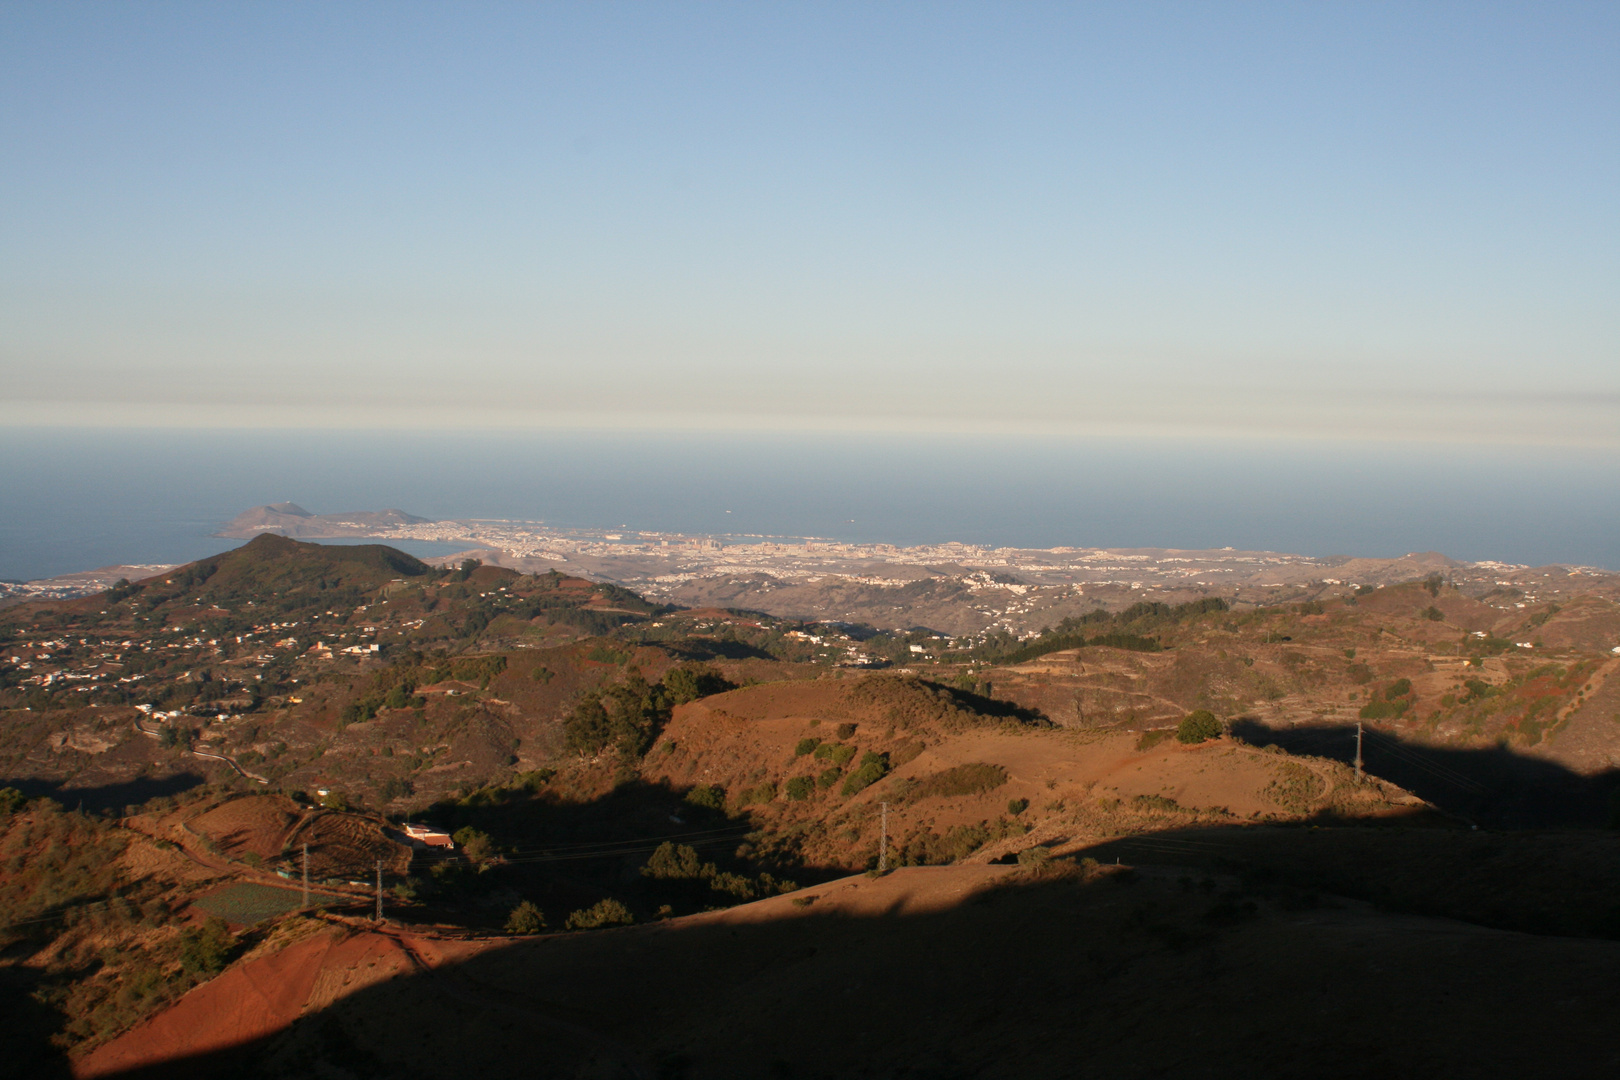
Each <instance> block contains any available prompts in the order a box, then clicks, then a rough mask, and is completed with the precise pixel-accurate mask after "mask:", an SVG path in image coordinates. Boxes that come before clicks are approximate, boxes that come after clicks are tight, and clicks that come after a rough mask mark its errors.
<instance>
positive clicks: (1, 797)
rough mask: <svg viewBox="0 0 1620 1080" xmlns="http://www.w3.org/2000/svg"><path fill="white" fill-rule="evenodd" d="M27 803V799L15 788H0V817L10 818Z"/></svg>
mask: <svg viewBox="0 0 1620 1080" xmlns="http://www.w3.org/2000/svg"><path fill="white" fill-rule="evenodd" d="M27 803H28V797H27V796H26V795H24V794H23V793H22V792H20V791H18V790H17V789H16V788H14V787H8V788H0V817H10V816H11V815H12V814H15V813H16V812H17V811H18V810H21V809H22V808H23V807H24V806H26V805H27Z"/></svg>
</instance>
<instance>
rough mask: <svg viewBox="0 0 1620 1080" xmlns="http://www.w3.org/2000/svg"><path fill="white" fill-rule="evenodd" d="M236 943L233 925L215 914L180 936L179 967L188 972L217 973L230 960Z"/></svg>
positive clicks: (198, 974)
mask: <svg viewBox="0 0 1620 1080" xmlns="http://www.w3.org/2000/svg"><path fill="white" fill-rule="evenodd" d="M235 946H236V939H235V938H234V937H232V936H231V930H230V927H229V926H227V925H226V924H225V920H224V919H221V918H218V917H217V916H216V917H214V918H211V919H209V920H208V921H207V922H205V923H203V924H202V925H201V926H194V927H192V928H191V929H189V930H187V931H185V932H184V933H182V934H181V935H180V966H181V967H182V968H183V969H184V970H185V971H186V973H187V974H189V975H197V976H200V977H202V978H208V977H209V976H211V975H217V974H219V973H220V972H221V971H223V970H225V965H226V964H228V963H230V958H231V950H232V949H233V948H234V947H235Z"/></svg>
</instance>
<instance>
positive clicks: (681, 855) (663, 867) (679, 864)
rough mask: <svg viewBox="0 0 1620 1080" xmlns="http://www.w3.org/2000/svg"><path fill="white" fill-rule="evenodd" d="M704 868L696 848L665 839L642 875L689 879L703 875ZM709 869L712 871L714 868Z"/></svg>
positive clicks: (665, 879)
mask: <svg viewBox="0 0 1620 1080" xmlns="http://www.w3.org/2000/svg"><path fill="white" fill-rule="evenodd" d="M704 869H705V867H704V865H703V863H702V862H701V861H700V860H699V859H698V853H697V849H696V848H694V847H691V846H689V845H687V844H677V843H675V842H673V841H670V840H665V841H664V842H663V843H662V844H659V845H658V849H657V850H656V851H654V852H653V853H652V858H650V859H648V860H647V865H646V866H643V867H642V868H641V876H642V877H650V878H658V879H660V880H663V881H689V880H691V879H692V878H699V877H702V876H703V871H704ZM708 869H709V870H710V871H712V870H713V869H714V868H713V867H708Z"/></svg>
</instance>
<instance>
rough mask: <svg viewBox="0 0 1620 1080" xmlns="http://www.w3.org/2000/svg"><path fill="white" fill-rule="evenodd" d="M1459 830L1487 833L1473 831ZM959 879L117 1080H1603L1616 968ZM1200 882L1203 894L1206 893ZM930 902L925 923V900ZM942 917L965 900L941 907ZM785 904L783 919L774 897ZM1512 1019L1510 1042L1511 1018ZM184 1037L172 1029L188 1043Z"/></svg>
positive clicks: (1619, 960)
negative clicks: (1193, 1079)
mask: <svg viewBox="0 0 1620 1080" xmlns="http://www.w3.org/2000/svg"><path fill="white" fill-rule="evenodd" d="M1462 835H1468V834H1467V833H1466V832H1464V833H1463V834H1462ZM964 869H966V868H930V869H915V870H906V871H900V872H897V873H896V874H894V875H892V876H891V877H890V878H888V879H886V880H884V881H882V882H876V883H870V882H863V883H862V886H863V887H865V888H869V889H870V890H871V893H870V894H869V895H871V897H872V900H871V902H870V903H868V904H867V905H866V906H865V907H863V908H861V909H859V911H858V912H857V911H854V910H837V911H830V912H818V911H817V908H816V905H815V903H814V902H813V901H821V902H824V903H832V902H834V901H833V900H832V899H830V898H831V897H833V896H834V895H836V894H835V893H834V892H833V891H832V890H833V889H844V888H847V883H846V884H840V885H836V886H831V887H822V888H819V889H809V890H806V891H805V895H804V896H803V897H802V899H804V900H806V901H807V902H808V903H807V906H804V907H799V908H793V907H787V906H785V905H783V906H782V907H781V909H780V910H779V911H777V912H776V913H775V915H774V917H771V918H762V919H754V920H746V919H722V918H705V919H700V920H691V921H686V922H682V923H669V924H659V925H656V926H652V927H643V928H630V929H624V930H612V931H601V932H592V933H585V934H571V935H552V936H549V937H541V938H534V939H523V940H520V941H516V942H514V943H512V944H510V945H504V946H496V947H494V948H491V949H489V950H487V951H484V952H482V953H479V954H477V955H474V956H472V957H470V958H468V959H466V960H464V961H462V962H460V963H455V964H447V965H444V966H442V967H439V968H437V969H435V970H433V971H431V972H422V973H418V974H416V975H412V976H406V977H396V978H393V979H390V980H385V981H382V982H379V983H374V984H372V985H371V986H369V987H366V988H364V989H360V990H358V991H357V992H355V993H353V994H350V995H349V996H347V997H344V998H342V999H341V1000H339V1001H337V1002H336V1003H335V1004H333V1005H331V1006H329V1007H327V1008H325V1009H324V1010H321V1011H319V1012H316V1013H313V1014H311V1015H307V1016H304V1017H302V1018H300V1019H298V1020H297V1021H295V1022H293V1023H291V1024H289V1025H288V1026H286V1027H284V1028H282V1029H281V1030H279V1031H276V1032H274V1033H272V1034H269V1035H266V1036H264V1037H261V1038H258V1039H254V1040H252V1041H250V1042H248V1043H245V1044H242V1045H239V1046H236V1047H232V1048H231V1049H229V1050H226V1051H222V1052H219V1053H214V1054H201V1055H196V1056H192V1057H189V1058H181V1059H178V1060H173V1059H171V1060H168V1061H164V1062H162V1063H160V1064H153V1065H150V1066H148V1067H146V1068H140V1069H132V1070H129V1071H126V1072H123V1073H120V1074H118V1075H120V1076H123V1077H130V1078H137V1077H138V1078H145V1077H159V1076H162V1077H197V1078H201V1077H215V1076H220V1077H224V1076H232V1077H235V1076H327V1075H330V1076H336V1075H346V1076H354V1077H394V1076H411V1077H431V1076H479V1077H482V1078H486V1080H504V1078H506V1077H514V1078H515V1077H519V1076H522V1077H535V1076H539V1077H559V1078H564V1077H567V1078H573V1077H579V1078H584V1077H593V1078H610V1077H612V1078H617V1077H626V1078H628V1077H636V1078H649V1080H652V1078H659V1080H708V1078H721V1077H724V1078H732V1077H738V1078H748V1077H760V1078H772V1077H775V1078H782V1077H786V1078H832V1077H843V1076H853V1075H860V1076H868V1077H895V1078H902V1077H903V1078H908V1080H915V1078H939V1080H945V1078H958V1077H960V1078H966V1077H979V1076H1006V1077H1048V1076H1050V1077H1059V1076H1061V1077H1099V1078H1101V1077H1110V1078H1112V1077H1131V1078H1134V1077H1149V1076H1155V1077H1162V1076H1193V1075H1196V1076H1206V1077H1234V1078H1235V1077H1244V1078H1248V1077H1252V1076H1257V1075H1258V1076H1283V1075H1294V1076H1297V1075H1309V1074H1319V1075H1324V1076H1346V1077H1361V1076H1366V1077H1390V1076H1393V1077H1405V1076H1412V1077H1425V1076H1430V1075H1453V1076H1457V1075H1466V1076H1504V1077H1507V1076H1512V1077H1517V1076H1522V1075H1533V1074H1539V1075H1562V1076H1576V1077H1585V1076H1600V1075H1606V1074H1607V1070H1608V1069H1609V1068H1610V1066H1611V1065H1612V1057H1613V1054H1614V1049H1613V1040H1612V1017H1611V1016H1610V1015H1609V1013H1608V1011H1607V1009H1606V1008H1605V1007H1604V1005H1603V1004H1599V1005H1597V1006H1594V1007H1580V1006H1578V1005H1572V1002H1579V1001H1584V1000H1592V1001H1594V1002H1599V1003H1607V1002H1609V1001H1612V1000H1614V998H1615V997H1616V995H1617V994H1620V945H1617V944H1614V943H1608V942H1591V941H1588V942H1570V941H1567V940H1565V939H1560V938H1551V937H1540V938H1538V937H1532V936H1527V935H1502V934H1494V933H1492V932H1489V931H1483V930H1476V929H1472V928H1461V929H1459V926H1458V924H1456V923H1451V922H1444V923H1414V922H1411V921H1408V922H1406V923H1403V924H1401V932H1400V933H1398V934H1391V932H1390V924H1389V923H1388V920H1387V918H1384V917H1381V916H1377V915H1376V914H1373V913H1370V912H1367V911H1364V910H1363V911H1360V912H1355V911H1348V910H1346V909H1345V908H1344V906H1343V905H1342V904H1337V903H1336V902H1334V901H1332V900H1331V899H1319V900H1318V902H1317V905H1316V906H1315V907H1307V906H1305V905H1304V904H1303V902H1295V901H1291V900H1290V899H1289V898H1288V897H1287V896H1285V895H1283V894H1281V893H1280V892H1279V891H1278V890H1276V889H1275V888H1271V887H1268V886H1263V885H1262V886H1256V885H1255V884H1254V883H1253V881H1252V878H1253V875H1248V876H1247V877H1245V876H1244V875H1239V874H1232V873H1221V874H1219V875H1216V876H1211V877H1209V878H1207V879H1206V880H1207V881H1208V882H1209V885H1208V887H1207V888H1206V887H1205V886H1204V885H1203V884H1201V883H1199V882H1196V881H1193V882H1191V884H1190V885H1189V884H1188V883H1186V882H1183V881H1181V880H1178V878H1177V876H1176V873H1175V872H1174V871H1168V872H1166V871H1159V870H1155V869H1153V868H1151V867H1145V866H1144V867H1142V868H1141V869H1139V870H1136V871H1133V870H1131V869H1130V868H1129V867H1121V868H1119V869H1117V870H1116V869H1114V868H1112V867H1100V868H1092V869H1091V870H1089V871H1088V870H1083V869H1081V868H1079V867H1074V866H1071V867H1067V868H1065V869H1062V870H1055V869H1052V868H1049V869H1048V870H1047V871H1046V872H1044V873H1043V874H1040V875H1031V874H1023V875H1021V876H1018V877H1016V878H1014V879H1011V880H1007V881H1005V882H1003V883H1000V884H994V885H991V886H989V887H985V888H976V887H974V886H972V885H971V884H967V882H969V881H970V880H975V879H971V878H970V877H968V876H965V875H963V874H962V873H961V871H962V870H964ZM1189 880H1190V879H1189ZM924 895H925V896H931V897H933V898H934V901H933V902H931V903H924V904H922V905H921V906H918V905H916V904H913V903H910V902H909V901H908V900H907V897H908V896H910V897H916V896H924ZM943 896H949V897H952V898H954V899H950V900H949V901H948V902H945V903H940V902H938V901H939V900H940V898H941V897H943ZM778 904H779V905H781V904H782V902H780V901H779V902H778ZM1506 1008H1511V1010H1512V1016H1513V1021H1512V1023H1504V1022H1503V1019H1502V1014H1503V1010H1504V1009H1506ZM171 1027H172V1029H173V1030H175V1031H181V1032H183V1029H182V1028H181V1027H180V1025H179V1024H178V1022H176V1023H175V1024H174V1025H171Z"/></svg>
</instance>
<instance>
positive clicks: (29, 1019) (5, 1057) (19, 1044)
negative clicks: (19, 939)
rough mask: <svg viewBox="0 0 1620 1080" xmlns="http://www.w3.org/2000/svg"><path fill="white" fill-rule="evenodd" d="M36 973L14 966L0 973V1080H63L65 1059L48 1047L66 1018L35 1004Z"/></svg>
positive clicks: (69, 1072) (66, 1071)
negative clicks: (35, 1079) (3, 1019)
mask: <svg viewBox="0 0 1620 1080" xmlns="http://www.w3.org/2000/svg"><path fill="white" fill-rule="evenodd" d="M39 989H40V982H39V978H38V975H37V973H35V972H32V971H30V970H28V969H26V968H22V967H19V966H16V965H8V966H6V967H5V968H3V969H0V1016H3V1017H5V1022H4V1023H3V1024H0V1080H12V1078H13V1077H15V1078H16V1080H34V1078H36V1077H37V1078H39V1080H58V1078H60V1080H67V1078H68V1077H70V1076H72V1075H73V1073H72V1070H71V1069H70V1068H69V1066H68V1061H67V1056H66V1055H65V1054H63V1053H62V1052H61V1050H59V1049H58V1048H57V1047H56V1046H54V1045H52V1043H51V1036H52V1035H54V1034H55V1033H56V1032H58V1031H60V1030H61V1029H62V1026H63V1023H64V1021H65V1020H66V1019H67V1018H66V1016H64V1015H63V1014H62V1012H61V1011H60V1010H58V1009H55V1008H52V1007H51V1006H49V1005H46V1004H44V1003H42V1002H41V1001H39V1000H38V998H36V997H35V993H36V992H37V991H38V990H39Z"/></svg>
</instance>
